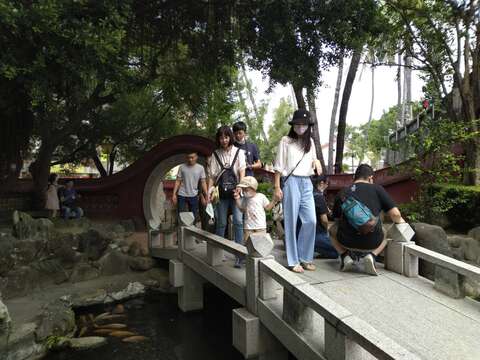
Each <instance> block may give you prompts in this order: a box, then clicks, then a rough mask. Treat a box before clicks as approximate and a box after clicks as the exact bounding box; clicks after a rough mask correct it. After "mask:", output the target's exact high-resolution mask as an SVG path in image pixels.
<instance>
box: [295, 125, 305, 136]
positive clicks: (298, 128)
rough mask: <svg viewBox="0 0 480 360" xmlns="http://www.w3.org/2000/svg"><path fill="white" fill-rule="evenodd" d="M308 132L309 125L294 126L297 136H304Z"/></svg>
mask: <svg viewBox="0 0 480 360" xmlns="http://www.w3.org/2000/svg"><path fill="white" fill-rule="evenodd" d="M307 130H308V125H293V131H295V133H296V134H297V135H303V134H305V132H306V131H307Z"/></svg>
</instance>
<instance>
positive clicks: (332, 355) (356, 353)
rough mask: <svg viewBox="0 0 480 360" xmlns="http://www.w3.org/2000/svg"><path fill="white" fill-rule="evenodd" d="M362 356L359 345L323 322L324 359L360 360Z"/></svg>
mask: <svg viewBox="0 0 480 360" xmlns="http://www.w3.org/2000/svg"><path fill="white" fill-rule="evenodd" d="M363 355H364V351H362V348H361V347H360V345H358V344H357V343H355V342H354V341H352V340H350V339H349V338H348V337H347V336H345V334H343V333H342V332H341V331H339V330H338V329H337V328H336V327H335V325H332V324H330V323H329V322H328V321H327V320H325V357H326V358H327V359H328V360H357V359H358V360H360V359H363Z"/></svg>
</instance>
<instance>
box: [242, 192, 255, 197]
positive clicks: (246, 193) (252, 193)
mask: <svg viewBox="0 0 480 360" xmlns="http://www.w3.org/2000/svg"><path fill="white" fill-rule="evenodd" d="M243 195H244V196H245V197H246V198H251V197H253V196H254V195H255V193H254V192H253V191H252V190H243Z"/></svg>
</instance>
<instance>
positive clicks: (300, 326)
mask: <svg viewBox="0 0 480 360" xmlns="http://www.w3.org/2000/svg"><path fill="white" fill-rule="evenodd" d="M300 286H301V285H300ZM313 316H314V311H313V310H312V309H311V308H310V307H308V306H307V305H305V304H303V303H302V302H301V301H300V299H299V298H298V297H296V296H295V294H294V293H291V292H290V291H289V289H288V288H285V287H284V288H283V314H282V318H283V320H284V321H285V322H286V323H287V324H288V325H290V326H291V327H292V328H293V329H295V330H296V331H297V332H299V333H303V334H311V333H312V332H313V328H314V325H313V321H314V317H313Z"/></svg>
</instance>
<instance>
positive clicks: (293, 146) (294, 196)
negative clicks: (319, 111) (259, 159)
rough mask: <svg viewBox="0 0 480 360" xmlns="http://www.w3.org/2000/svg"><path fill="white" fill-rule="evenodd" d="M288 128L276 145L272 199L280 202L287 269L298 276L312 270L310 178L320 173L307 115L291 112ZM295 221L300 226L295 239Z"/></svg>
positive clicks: (313, 209)
mask: <svg viewBox="0 0 480 360" xmlns="http://www.w3.org/2000/svg"><path fill="white" fill-rule="evenodd" d="M289 125H291V128H290V131H289V133H288V135H287V136H284V137H283V138H282V140H281V141H280V144H279V145H278V150H277V157H276V159H275V196H276V197H277V199H283V218H284V222H285V247H286V251H287V261H288V267H289V268H290V269H291V270H292V271H293V272H297V273H302V272H303V270H304V269H305V270H310V271H313V270H315V265H314V264H313V250H314V244H315V226H316V216H315V203H314V200H313V185H312V182H311V180H310V176H312V175H313V174H314V172H315V171H316V172H317V175H320V174H321V173H322V170H321V167H320V162H319V161H318V159H317V153H316V151H315V145H314V143H313V139H312V137H311V134H312V125H313V123H312V121H311V119H310V113H309V112H308V111H306V110H303V109H300V110H297V111H295V112H294V113H293V118H292V120H291V121H290V122H289ZM281 180H283V181H281ZM281 182H283V188H282V187H281V186H280V185H281ZM298 218H300V220H301V222H302V226H301V229H300V232H299V234H298V238H297V234H296V226H297V220H298Z"/></svg>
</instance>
